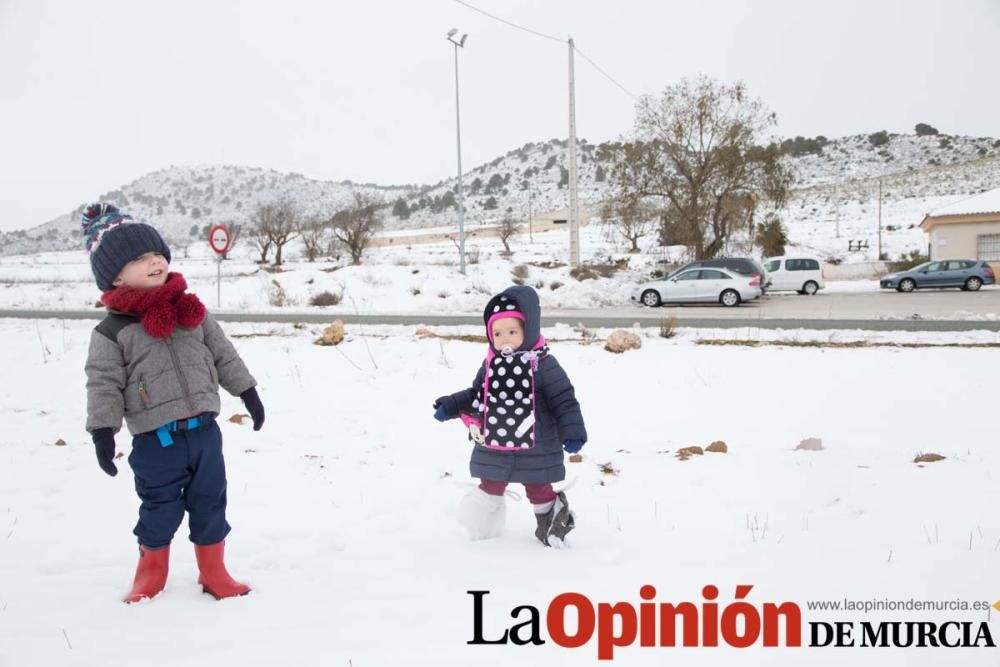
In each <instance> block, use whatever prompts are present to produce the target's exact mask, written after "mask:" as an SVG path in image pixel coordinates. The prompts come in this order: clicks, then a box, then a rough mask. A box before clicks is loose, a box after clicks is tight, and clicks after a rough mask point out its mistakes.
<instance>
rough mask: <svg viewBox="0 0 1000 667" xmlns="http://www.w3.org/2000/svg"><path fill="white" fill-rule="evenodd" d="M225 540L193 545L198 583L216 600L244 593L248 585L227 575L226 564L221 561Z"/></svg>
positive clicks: (247, 591)
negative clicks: (205, 544) (196, 560)
mask: <svg viewBox="0 0 1000 667" xmlns="http://www.w3.org/2000/svg"><path fill="white" fill-rule="evenodd" d="M225 544H226V543H225V542H218V543H217V544H209V545H207V546H202V545H199V544H196V545H194V555H195V557H196V558H197V559H198V572H200V574H199V575H198V583H199V584H201V588H202V590H204V591H205V592H206V593H208V594H209V595H211V596H213V597H214V598H215V599H216V600H222V599H223V598H231V597H236V596H237V595H246V594H247V593H249V592H250V587H249V586H247V585H246V584H241V583H240V582H238V581H235V580H234V579H233V578H232V577H230V576H229V572H227V571H226V564H225V562H223V552H224V549H225Z"/></svg>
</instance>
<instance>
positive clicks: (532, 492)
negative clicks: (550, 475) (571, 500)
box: [479, 479, 556, 505]
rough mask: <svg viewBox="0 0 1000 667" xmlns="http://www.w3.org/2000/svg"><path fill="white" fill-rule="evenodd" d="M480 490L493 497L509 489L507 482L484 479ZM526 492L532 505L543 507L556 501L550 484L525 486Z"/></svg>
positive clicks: (481, 481) (480, 483)
mask: <svg viewBox="0 0 1000 667" xmlns="http://www.w3.org/2000/svg"><path fill="white" fill-rule="evenodd" d="M479 488H480V489H482V490H483V491H484V492H485V493H488V494H489V495H491V496H502V495H503V492H504V491H505V490H506V489H507V482H501V481H499V480H495V479H482V480H479ZM524 492H525V493H526V494H527V496H528V502H530V503H531V504H532V505H541V504H543V503H548V502H552V501H553V500H555V499H556V492H555V491H553V490H552V485H551V484H549V483H548V482H546V483H545V484H525V485H524Z"/></svg>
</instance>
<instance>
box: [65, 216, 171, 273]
mask: <svg viewBox="0 0 1000 667" xmlns="http://www.w3.org/2000/svg"><path fill="white" fill-rule="evenodd" d="M82 224H83V234H84V236H86V237H87V243H86V245H87V252H89V253H90V269H91V271H93V272H94V278H95V279H96V280H97V287H98V288H99V289H100V290H101V291H102V292H107V291H108V290H110V289H114V285H112V282H114V279H115V278H117V277H118V274H119V273H121V272H122V269H124V268H125V265H126V264H128V263H129V262H131V261H132V260H134V259H137V258H139V257H141V256H143V255H145V254H146V253H147V252H158V253H160V254H161V255H163V256H164V257H165V258H166V259H167V262H169V261H170V248H169V247H167V244H166V242H165V241H164V240H163V237H162V236H160V233H159V232H157V231H156V230H155V229H153V228H152V227H151V226H149V225H147V224H145V223H142V222H135V221H134V220H132V216H130V215H123V214H122V213H121V212H120V211H119V210H118V207H117V206H115V205H114V204H111V203H107V202H97V203H94V204H91V205H90V206H88V207H87V208H86V209H84V211H83V219H82Z"/></svg>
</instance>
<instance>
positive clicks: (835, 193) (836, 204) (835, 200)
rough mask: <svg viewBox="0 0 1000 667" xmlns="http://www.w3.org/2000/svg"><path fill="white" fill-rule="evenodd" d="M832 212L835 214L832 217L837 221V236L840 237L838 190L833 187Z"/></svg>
mask: <svg viewBox="0 0 1000 667" xmlns="http://www.w3.org/2000/svg"><path fill="white" fill-rule="evenodd" d="M833 212H834V216H836V217H835V218H834V219H835V220H836V222H837V238H838V239H839V238H840V191H839V190H837V189H834V191H833Z"/></svg>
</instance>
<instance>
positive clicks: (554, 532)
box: [434, 286, 587, 546]
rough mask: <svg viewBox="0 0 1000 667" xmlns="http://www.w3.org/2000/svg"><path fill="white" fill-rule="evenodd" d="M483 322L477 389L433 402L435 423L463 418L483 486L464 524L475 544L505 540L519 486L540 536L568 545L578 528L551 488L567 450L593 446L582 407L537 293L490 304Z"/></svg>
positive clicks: (467, 500)
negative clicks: (548, 337) (510, 495)
mask: <svg viewBox="0 0 1000 667" xmlns="http://www.w3.org/2000/svg"><path fill="white" fill-rule="evenodd" d="M483 321H484V323H485V324H486V337H487V339H488V340H489V347H488V349H487V352H486V359H485V361H484V362H483V364H482V366H481V367H480V368H479V372H478V373H477V374H476V378H475V380H473V381H472V386H471V387H470V388H468V389H463V390H462V391H459V392H457V393H454V394H451V395H450V396H442V397H440V398H438V399H437V400H436V401H435V402H434V409H435V413H434V417H435V418H436V419H438V420H439V421H447V420H449V419H456V418H461V419H462V421H463V422H465V423H466V425H467V426H468V427H469V433H470V438H471V440H472V441H473V448H472V459H471V461H470V463H469V470H470V472H471V473H472V476H473V477H476V478H478V479H479V480H480V484H479V486H478V487H477V488H475V489H473V490H472V491H470V492H469V493H468V494H467V495H466V496H465V497H464V498H463V499H462V502H461V504H460V507H459V519H460V521H461V522H462V525H463V526H464V527H465V528H466V530H467V531H468V532H469V535H470V537H472V539H483V538H488V537H493V536H495V535H497V534H499V532H500V531H501V530H502V529H503V525H504V520H505V514H506V509H505V501H504V493H505V490H506V488H507V484H508V483H509V482H518V483H521V484H524V487H525V491H526V492H527V496H528V500H529V501H530V502H531V504H532V507H533V508H534V511H535V518H536V520H537V527H536V529H535V536H536V537H537V538H538V539H539V540H540V541H541V542H542V544H544V545H546V546H557V545H562V544H563V541H564V539H565V537H566V534H567V533H568V532H570V531H571V530H573V528H574V527H575V521H574V518H573V513H572V512H571V511H570V509H569V504H568V503H567V501H566V494H565V493H564V492H562V491H560V492H559V493H556V492H555V491H554V490H553V488H552V483H553V482H560V481H562V480H563V479H565V477H566V467H565V465H564V463H563V450H564V449H565V450H566V451H567V452H570V453H575V452H578V451H580V448H581V447H583V445H584V443H585V442H586V441H587V430H586V428H585V427H584V424H583V415H582V413H581V412H580V403H579V402H578V401H577V399H576V392H575V391H574V389H573V385H572V383H570V381H569V378H568V377H567V376H566V372H565V371H564V370H563V369H562V367H561V366H560V365H559V362H558V361H556V359H555V357H553V356H552V355H551V354H550V353H549V348H548V346H547V345H546V344H545V339H544V338H543V337H542V334H541V309H540V308H539V305H538V294H537V293H536V292H535V290H533V289H532V288H531V287H527V286H514V287H510V288H508V289H506V290H504V291H503V292H501V293H500V294H498V295H496V296H494V297H493V298H492V299H490V301H489V303H488V304H486V309H485V310H484V312H483Z"/></svg>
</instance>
